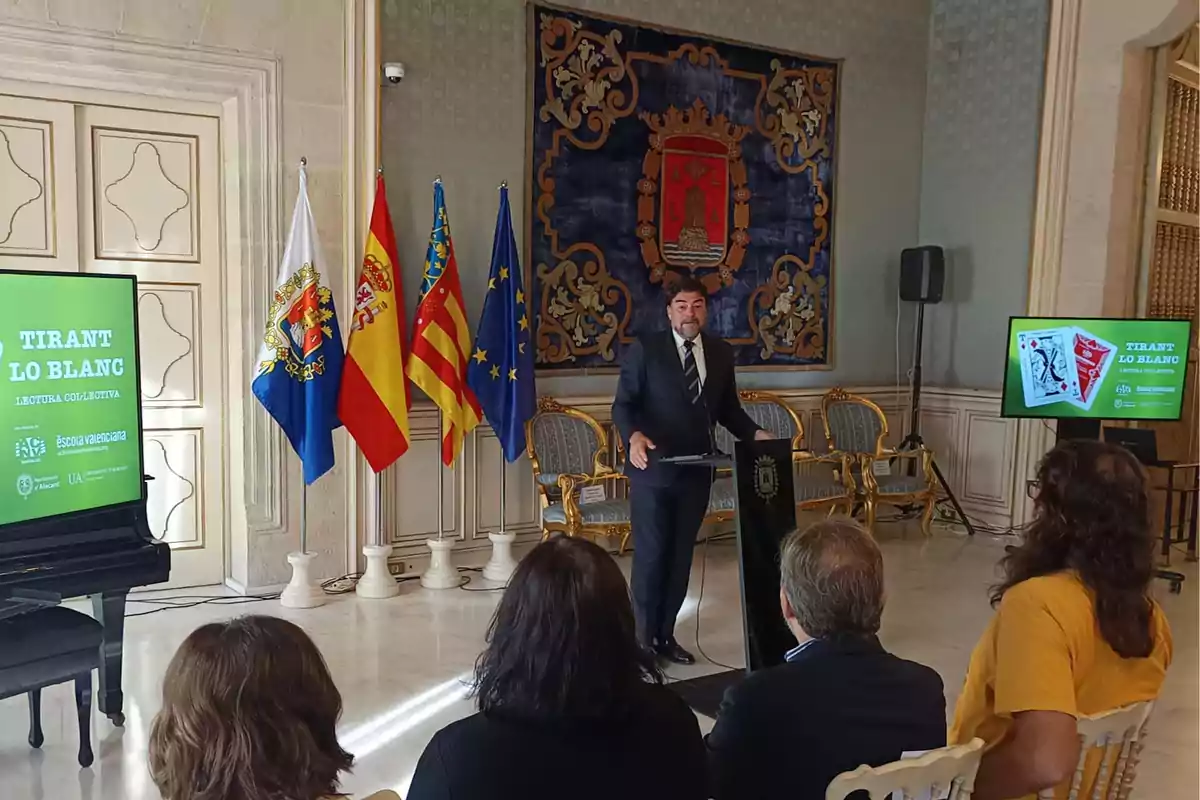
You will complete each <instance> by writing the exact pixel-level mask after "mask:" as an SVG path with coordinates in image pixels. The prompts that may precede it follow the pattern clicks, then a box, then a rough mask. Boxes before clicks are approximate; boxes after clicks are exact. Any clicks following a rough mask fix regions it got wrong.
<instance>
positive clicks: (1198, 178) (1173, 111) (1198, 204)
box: [1158, 80, 1200, 214]
mask: <svg viewBox="0 0 1200 800" xmlns="http://www.w3.org/2000/svg"><path fill="white" fill-rule="evenodd" d="M1198 102H1200V91H1197V90H1196V89H1195V88H1194V87H1192V86H1188V85H1187V84H1186V83H1182V82H1180V81H1177V80H1168V81H1167V120H1166V127H1165V130H1164V136H1163V164H1162V175H1161V177H1160V178H1159V193H1158V205H1159V207H1160V208H1164V209H1166V210H1168V211H1183V212H1185V213H1188V214H1195V213H1198V212H1200V150H1197V147H1200V142H1198V141H1197V131H1196V126H1197V124H1200V105H1198Z"/></svg>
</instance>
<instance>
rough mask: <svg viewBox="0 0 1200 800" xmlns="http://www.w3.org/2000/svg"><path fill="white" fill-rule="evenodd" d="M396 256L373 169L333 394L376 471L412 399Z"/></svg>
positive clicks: (398, 448) (400, 437)
mask: <svg viewBox="0 0 1200 800" xmlns="http://www.w3.org/2000/svg"><path fill="white" fill-rule="evenodd" d="M398 260H399V259H397V258H396V236H395V234H394V233H393V232H392V217H391V214H389V213H388V205H387V193H386V192H385V191H384V188H383V175H379V176H378V177H376V178H375V207H374V208H373V209H372V210H371V230H370V232H369V233H368V234H367V247H366V251H365V252H364V253H363V263H362V272H360V273H359V276H358V286H357V288H355V290H354V318H353V320H352V321H351V323H350V341H349V343H348V344H347V345H346V361H345V364H344V365H343V367H342V386H341V391H340V392H339V394H338V416H339V417H340V418H341V420H342V424H344V425H345V426H346V430H348V431H349V432H350V435H351V436H353V437H354V441H355V442H357V443H358V449H359V450H361V451H362V454H363V456H365V457H366V459H367V463H368V464H370V465H371V469H373V470H375V471H376V472H382V471H383V470H385V469H387V468H388V467H389V466H391V465H392V463H393V462H394V461H395V460H396V459H397V458H399V457H400V456H402V455H404V453H405V451H407V450H408V411H409V409H410V408H411V407H412V400H411V398H410V397H409V392H408V381H407V380H405V378H404V363H405V358H404V333H405V331H406V330H407V329H408V324H407V323H406V321H405V319H404V292H403V287H402V286H401V284H400V270H399V267H398V264H397V262H398Z"/></svg>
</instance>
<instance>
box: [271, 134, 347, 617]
mask: <svg viewBox="0 0 1200 800" xmlns="http://www.w3.org/2000/svg"><path fill="white" fill-rule="evenodd" d="M307 167H308V158H307V157H306V156H300V187H301V190H300V197H299V198H297V200H296V202H297V206H296V213H297V214H298V213H299V209H300V205H299V203H300V201H301V200H303V201H304V204H305V206H307V205H308V192H307V189H306V188H305V186H306V177H305V176H306V175H307V171H306V170H307ZM308 213H309V215H310V217H311V213H312V210H311V208H309V209H308ZM295 226H296V218H295V216H293V219H292V232H291V233H289V235H288V249H290V248H291V247H292V245H293V243H294V238H293V237H294V235H295ZM288 249H285V251H284V257H285V259H286V256H287V252H288ZM313 249H314V250H315V251H317V252H316V253H315V255H319V250H320V248H319V247H314V248H313ZM337 344H338V348H339V350H340V348H341V341H340V340H339V341H338V342H337ZM339 371H340V365H339ZM298 455H301V459H300V467H301V474H300V550H299V552H293V553H288V556H287V560H288V563H289V564H291V565H292V579H291V581H290V582H289V583H288V585H287V587H285V588H284V590H283V591H282V592H281V593H280V595H279V604H280V605H282V606H285V607H287V608H315V607H317V606H323V605H325V590H324V589H323V588H321V585H320V584H319V583H315V582H314V581H313V580H312V579H311V577H310V575H311V572H312V567H313V564H314V562H315V561H316V558H317V554H316V553H310V552H308V480H307V479H306V477H305V475H304V456H303V455H302V454H298Z"/></svg>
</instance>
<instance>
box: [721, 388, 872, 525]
mask: <svg viewBox="0 0 1200 800" xmlns="http://www.w3.org/2000/svg"><path fill="white" fill-rule="evenodd" d="M738 395H739V396H740V397H741V400H742V408H744V409H745V410H746V413H747V414H749V415H750V418H751V419H752V420H754V422H755V423H756V424H757V425H758V426H759V427H760V428H762V429H763V430H765V431H769V432H770V433H772V434H773V435H775V436H776V437H778V438H780V439H790V440H791V442H792V465H793V469H792V473H793V482H794V484H795V491H796V508H797V509H799V510H807V509H818V508H823V507H828V509H829V513H830V514H833V513H834V512H835V511H837V509H838V508H839V507H841V506H843V505H844V506H845V509H846V513H847V514H849V513H850V511H851V509H852V507H853V505H854V481H853V479H852V478H851V477H850V474H849V470H848V469H847V462H846V458H845V457H844V456H843V455H841V454H836V455H833V456H818V455H815V454H813V453H810V452H808V451H805V450H802V449H801V447H802V445H803V442H804V424H803V423H802V422H801V421H800V415H799V414H797V413H796V411H795V409H793V408H792V407H791V406H789V405H788V404H787V402H786V401H785V400H784V399H783V398H782V397H780V396H779V395H777V394H772V393H771V392H762V391H755V390H751V389H746V390H743V391H740V392H738ZM714 438H715V439H716V445H717V449H718V450H720V451H721V452H722V453H732V452H733V443H734V441H735V440H734V437H733V434H731V433H730V432H729V431H727V430H725V428H723V427H721V426H720V425H718V426H717V429H716V434H715V437H714ZM819 464H833V465H835V466H836V471H837V474H836V477H835V475H834V473H833V472H832V471H830V470H829V468H827V467H826V468H822V467H819V466H817V465H819ZM736 498H737V493H736V491H735V490H734V486H733V479H732V478H728V477H720V478H717V480H715V481H713V488H712V494H711V495H710V496H709V502H708V514H707V516H706V517H705V522H725V521H728V520H730V519H732V518H733V515H734V509H735V506H736Z"/></svg>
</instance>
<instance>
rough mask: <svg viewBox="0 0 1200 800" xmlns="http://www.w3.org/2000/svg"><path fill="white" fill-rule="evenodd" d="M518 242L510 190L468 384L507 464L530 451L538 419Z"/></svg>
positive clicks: (504, 195) (503, 190)
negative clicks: (528, 439) (529, 428)
mask: <svg viewBox="0 0 1200 800" xmlns="http://www.w3.org/2000/svg"><path fill="white" fill-rule="evenodd" d="M531 334H532V328H531V325H530V315H529V306H528V303H527V299H526V297H525V288H524V281H523V279H522V273H521V263H520V261H519V260H518V259H517V240H516V238H515V237H514V236H513V227H512V213H511V212H510V211H509V207H508V187H507V186H501V187H500V213H499V214H498V215H497V217H496V236H495V238H494V239H493V240H492V266H491V269H490V270H489V271H488V291H487V296H486V297H485V298H484V301H483V314H482V315H481V316H480V318H479V327H478V328H477V329H476V331H475V350H474V352H473V353H472V354H471V361H470V363H469V364H468V365H467V385H468V386H470V387H471V390H472V391H474V392H475V396H476V397H477V398H478V399H479V404H480V406H482V407H483V413H484V416H485V417H487V421H488V424H489V425H491V426H492V430H494V431H495V432H496V436H497V438H499V439H500V446H501V447H502V448H503V449H504V458H505V460H506V461H515V460H516V459H517V458H518V457H519V456H520V455H521V453H522V452H523V451H524V450H525V422H526V421H527V420H528V419H529V418H530V417H532V416H533V409H534V402H535V392H534V388H533V344H532V343H531V341H530V339H531V338H532V336H531Z"/></svg>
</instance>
